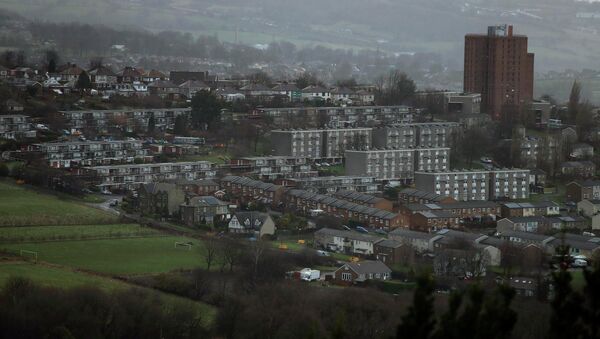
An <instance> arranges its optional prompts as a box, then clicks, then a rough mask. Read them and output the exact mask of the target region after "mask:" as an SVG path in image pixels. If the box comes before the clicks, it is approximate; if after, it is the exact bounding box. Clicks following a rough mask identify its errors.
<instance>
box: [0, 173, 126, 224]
mask: <svg viewBox="0 0 600 339" xmlns="http://www.w3.org/2000/svg"><path fill="white" fill-rule="evenodd" d="M116 221H117V218H116V217H115V216H113V215H110V214H108V213H106V212H104V211H101V210H98V209H95V208H92V207H88V206H86V205H84V204H80V203H77V202H74V201H70V200H67V199H61V198H58V197H56V196H53V195H48V194H43V193H38V192H35V191H32V190H28V189H26V188H23V187H19V186H16V185H12V184H8V183H4V182H0V226H30V225H31V226H33V225H86V224H90V225H93V224H107V223H114V222H116Z"/></svg>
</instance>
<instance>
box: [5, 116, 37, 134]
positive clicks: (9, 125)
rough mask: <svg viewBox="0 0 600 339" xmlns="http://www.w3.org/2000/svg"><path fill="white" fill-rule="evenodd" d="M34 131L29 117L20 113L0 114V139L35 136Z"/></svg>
mask: <svg viewBox="0 0 600 339" xmlns="http://www.w3.org/2000/svg"><path fill="white" fill-rule="evenodd" d="M36 135H37V133H36V131H35V130H34V129H32V127H31V124H30V123H29V117H28V116H26V115H22V114H11V115H0V139H12V140H16V139H22V138H35V137H36Z"/></svg>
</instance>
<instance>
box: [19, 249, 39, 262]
mask: <svg viewBox="0 0 600 339" xmlns="http://www.w3.org/2000/svg"><path fill="white" fill-rule="evenodd" d="M19 256H20V257H23V258H33V261H34V262H37V261H38V252H35V251H28V250H19Z"/></svg>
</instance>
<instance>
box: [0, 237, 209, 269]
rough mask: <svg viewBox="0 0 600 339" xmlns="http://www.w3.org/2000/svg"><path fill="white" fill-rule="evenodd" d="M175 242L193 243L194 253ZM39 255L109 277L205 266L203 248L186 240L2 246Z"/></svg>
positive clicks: (39, 258)
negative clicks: (110, 275)
mask: <svg viewBox="0 0 600 339" xmlns="http://www.w3.org/2000/svg"><path fill="white" fill-rule="evenodd" d="M175 242H192V243H193V244H194V246H193V247H192V249H191V250H188V249H187V248H186V247H178V248H175ZM0 248H1V249H5V250H8V251H12V252H16V253H18V251H20V250H28V251H34V252H37V253H38V260H40V261H45V262H49V263H53V264H59V265H64V266H70V267H73V268H81V269H86V270H90V271H95V272H101V273H108V274H123V275H127V274H145V273H162V272H168V271H171V270H176V269H192V268H196V267H201V266H202V265H204V259H203V255H202V245H201V243H200V242H199V241H198V240H195V239H190V238H182V237H157V238H155V237H152V238H135V239H110V240H85V241H66V242H46V243H26V244H6V245H0Z"/></svg>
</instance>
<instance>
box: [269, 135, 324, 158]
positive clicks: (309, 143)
mask: <svg viewBox="0 0 600 339" xmlns="http://www.w3.org/2000/svg"><path fill="white" fill-rule="evenodd" d="M271 145H272V147H273V151H274V152H275V155H280V156H289V157H306V158H313V159H320V158H322V153H321V151H322V150H321V149H322V147H323V131H322V130H275V131H271Z"/></svg>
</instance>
